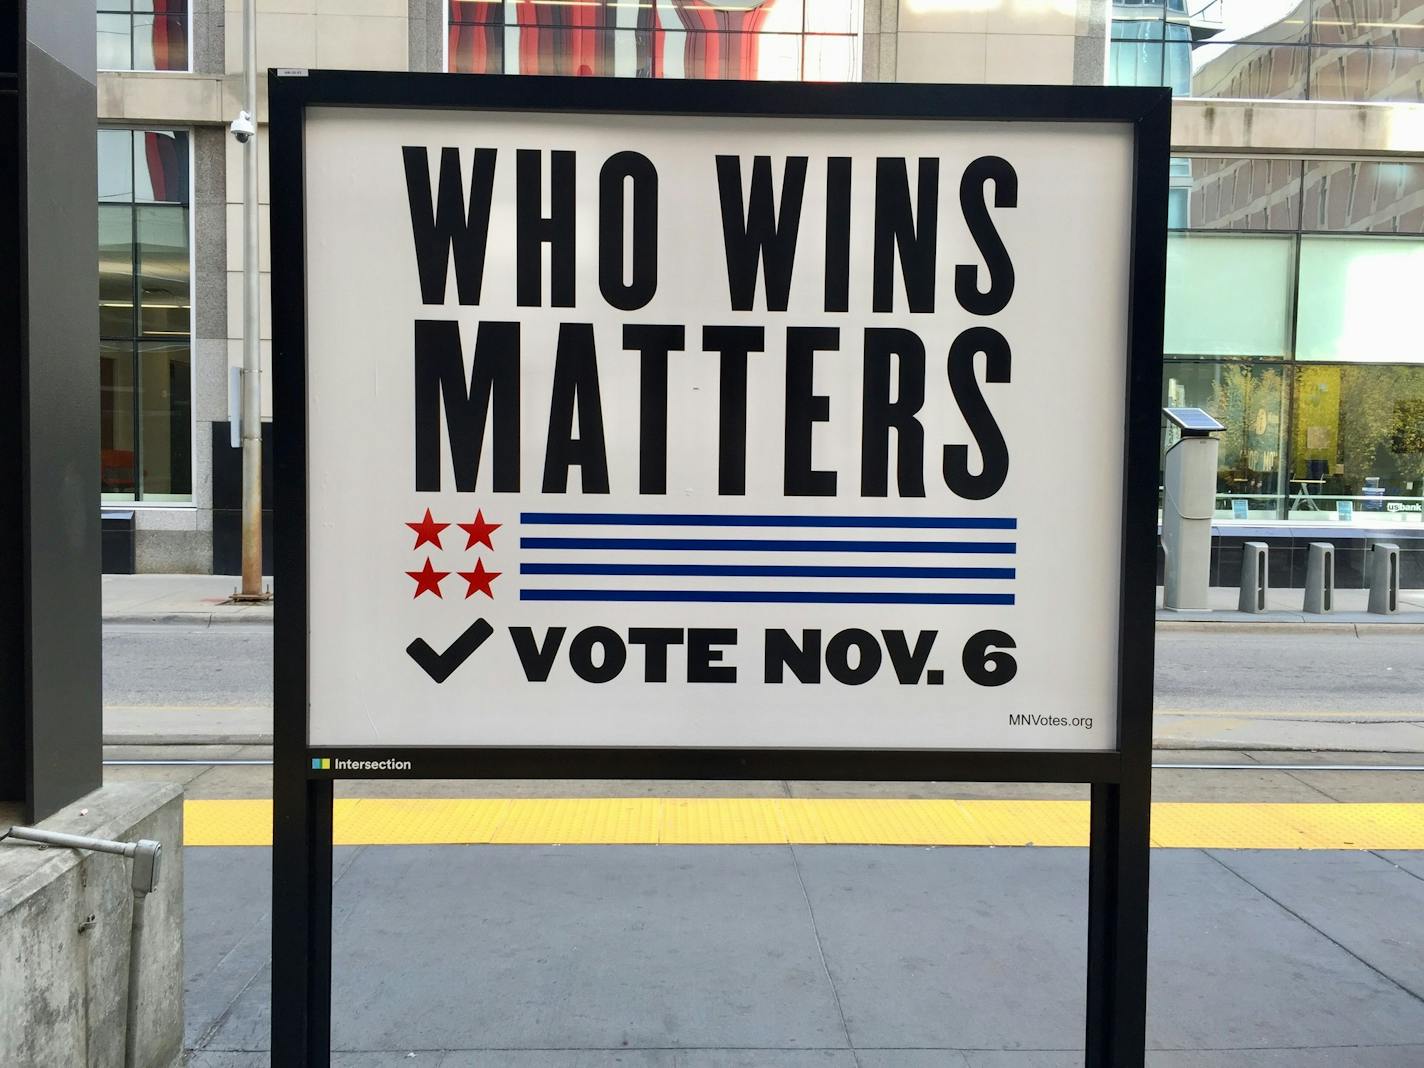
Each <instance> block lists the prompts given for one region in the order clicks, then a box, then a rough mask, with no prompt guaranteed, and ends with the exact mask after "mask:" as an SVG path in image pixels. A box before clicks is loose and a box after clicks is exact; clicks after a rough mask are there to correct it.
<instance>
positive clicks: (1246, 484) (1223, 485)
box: [1162, 361, 1287, 519]
mask: <svg viewBox="0 0 1424 1068" xmlns="http://www.w3.org/2000/svg"><path fill="white" fill-rule="evenodd" d="M1286 374H1287V368H1286V365H1284V364H1279V363H1275V364H1271V363H1257V362H1243V361H1235V362H1230V363H1214V362H1205V361H1189V362H1176V361H1168V363H1167V365H1166V366H1165V368H1164V369H1163V374H1162V404H1163V407H1189V408H1203V409H1205V410H1206V411H1208V412H1210V413H1211V414H1212V415H1213V416H1215V417H1216V419H1217V421H1218V422H1220V423H1221V424H1222V425H1223V426H1224V427H1225V428H1226V429H1225V430H1223V431H1222V433H1221V434H1220V435H1218V437H1219V439H1220V442H1221V444H1220V446H1219V448H1218V452H1217V473H1216V492H1217V500H1216V514H1217V515H1218V516H1219V517H1220V518H1223V519H1275V518H1277V517H1278V516H1279V514H1280V507H1281V503H1282V494H1283V493H1284V487H1283V484H1282V482H1281V467H1282V464H1283V462H1284V461H1283V458H1282V447H1283V444H1284V429H1285V407H1284V402H1285V395H1286V390H1285V388H1284V387H1285V376H1286ZM1179 436H1180V435H1179V434H1177V433H1175V432H1164V437H1163V447H1164V451H1165V449H1166V448H1167V447H1170V446H1171V445H1172V444H1175V442H1176V439H1177V438H1178V437H1179Z"/></svg>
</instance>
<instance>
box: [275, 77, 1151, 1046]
mask: <svg viewBox="0 0 1424 1068" xmlns="http://www.w3.org/2000/svg"><path fill="white" fill-rule="evenodd" d="M268 87H269V100H270V120H271V125H270V137H269V146H270V162H269V166H270V175H271V183H270V184H271V190H272V193H271V205H272V207H271V211H272V214H271V219H272V222H271V227H272V232H271V249H272V307H273V350H274V356H273V398H274V410H275V414H276V417H277V418H276V425H275V427H274V431H275V433H274V440H275V466H274V471H275V489H276V503H275V511H276V515H277V517H278V518H277V522H276V524H275V535H276V542H275V546H274V562H275V572H276V575H277V576H278V577H280V579H281V584H282V596H281V597H280V598H279V599H278V601H277V602H276V609H275V624H274V697H275V702H274V703H275V708H274V742H275V745H274V765H275V766H274V781H273V848H272V885H273V913H272V1058H273V1063H274V1064H281V1065H294V1066H295V1065H329V1063H330V1057H331V918H332V916H331V913H332V797H333V790H332V786H333V780H334V779H336V778H466V779H483V778H552V779H559V778H583V779H639V778H658V779H798V780H815V779H822V780H844V781H855V780H860V781H938V782H955V781H957V782H1059V783H1087V784H1089V785H1090V787H1091V799H1092V800H1091V821H1090V825H1091V837H1090V844H1089V879H1088V946H1087V949H1088V966H1087V1014H1086V1016H1087V1019H1086V1042H1085V1050H1086V1059H1087V1064H1088V1065H1089V1066H1091V1068H1099V1066H1109V1065H1112V1066H1126V1065H1141V1064H1142V1063H1143V1060H1144V1056H1145V1052H1144V1051H1145V1044H1146V1036H1145V1028H1146V1005H1147V993H1146V987H1147V930H1148V921H1147V893H1148V847H1149V819H1150V801H1151V749H1152V682H1153V642H1154V621H1155V587H1156V552H1157V549H1156V545H1157V487H1158V463H1157V459H1158V458H1157V453H1158V445H1159V433H1160V422H1161V411H1160V398H1161V377H1162V325H1163V305H1164V293H1165V279H1166V240H1167V187H1168V157H1169V145H1170V132H1171V94H1170V91H1169V90H1167V89H1165V88H1116V87H1114V88H1108V87H1097V86H1003V85H900V84H837V85H824V84H823V85H814V84H806V83H800V82H701V81H671V80H670V81H664V82H659V83H658V84H657V85H656V86H652V85H649V84H648V83H647V82H646V81H640V80H634V79H612V78H607V79H605V78H551V77H531V76H520V75H512V76H505V75H481V76H478V77H474V76H452V75H447V74H405V73H371V72H355V71H307V70H272V71H270V72H269V78H268ZM309 107H324V108H325V107H369V108H386V109H390V108H422V109H456V110H465V111H472V112H473V111H483V110H492V111H506V112H508V111H514V112H518V111H530V112H565V113H570V112H572V113H577V112H585V113H610V112H617V113H627V114H643V115H679V114H687V115H720V116H748V117H753V116H780V117H804V118H806V119H808V120H814V119H817V118H838V117H839V118H856V119H876V118H883V119H935V120H945V121H976V122H1004V123H1012V122H1040V123H1043V122H1052V123H1120V124H1125V125H1130V126H1131V127H1132V130H1133V139H1134V150H1133V151H1134V155H1133V161H1134V175H1133V199H1132V203H1131V205H1125V208H1129V209H1130V211H1131V220H1132V236H1131V256H1130V265H1131V266H1130V292H1129V294H1128V315H1129V322H1128V352H1127V381H1126V382H1125V383H1124V386H1125V391H1126V419H1127V422H1126V426H1125V439H1124V456H1123V509H1122V539H1121V546H1122V552H1121V560H1122V568H1121V585H1120V591H1121V592H1120V604H1119V624H1118V626H1119V634H1118V697H1117V722H1118V745H1117V749H1116V750H1113V751H1105V752H1052V751H1003V750H926V749H917V750H889V749H880V750H869V751H867V750H847V749H707V748H695V749H694V748H686V749H665V748H660V749H651V748H588V747H585V748H535V747H517V748H516V747H489V748H470V747H454V748H444V747H404V748H395V749H385V748H383V749H381V750H380V753H379V758H380V759H381V760H382V761H384V760H393V761H409V762H410V768H411V770H409V771H391V770H384V771H383V770H362V771H359V772H350V773H343V772H339V771H331V770H317V769H314V768H313V767H312V758H313V755H314V752H319V754H320V755H321V756H325V757H330V758H344V759H353V760H370V759H371V758H372V755H373V754H372V753H371V751H370V750H368V749H360V748H340V747H322V748H321V749H320V750H319V751H314V750H312V749H311V748H309V746H308V743H307V696H308V674H307V667H308V665H307V633H308V619H307V597H308V589H307V572H306V560H307V493H306V490H307V483H306V459H307V440H306V432H307V427H306V417H307V406H306V298H305V215H304V200H305V195H304V174H305V171H304V156H303V134H304V123H305V113H306V109H307V108H309Z"/></svg>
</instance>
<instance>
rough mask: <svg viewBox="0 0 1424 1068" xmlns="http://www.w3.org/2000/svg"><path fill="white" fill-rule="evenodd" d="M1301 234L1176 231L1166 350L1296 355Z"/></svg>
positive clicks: (1171, 242)
mask: <svg viewBox="0 0 1424 1068" xmlns="http://www.w3.org/2000/svg"><path fill="white" fill-rule="evenodd" d="M1295 240H1296V239H1295V238H1294V237H1285V236H1280V237H1277V236H1267V235H1258V234H1241V235H1237V234H1201V233H1192V234H1172V235H1170V237H1169V238H1168V241H1167V309H1166V329H1165V334H1164V348H1165V351H1166V352H1167V354H1168V355H1172V356H1288V355H1289V354H1290V310H1291V304H1290V296H1291V273H1292V267H1293V262H1294V253H1295Z"/></svg>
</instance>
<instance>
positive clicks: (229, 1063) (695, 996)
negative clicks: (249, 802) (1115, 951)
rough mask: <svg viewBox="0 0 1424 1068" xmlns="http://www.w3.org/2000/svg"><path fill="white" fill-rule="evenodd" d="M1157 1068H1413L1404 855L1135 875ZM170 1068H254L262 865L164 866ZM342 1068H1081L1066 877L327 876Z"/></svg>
mask: <svg viewBox="0 0 1424 1068" xmlns="http://www.w3.org/2000/svg"><path fill="white" fill-rule="evenodd" d="M1152 860H1153V879H1152V883H1153V894H1152V897H1153V901H1152V934H1151V954H1152V955H1151V971H1150V981H1149V988H1148V998H1149V1015H1148V1043H1149V1047H1150V1048H1151V1050H1152V1051H1153V1052H1151V1053H1150V1054H1149V1056H1148V1064H1149V1065H1151V1066H1153V1068H1345V1066H1349V1068H1417V1066H1418V1065H1420V1064H1424V942H1421V939H1420V935H1419V930H1418V925H1417V924H1414V923H1412V922H1411V919H1410V918H1411V917H1417V916H1418V915H1420V913H1421V911H1422V910H1424V859H1421V855H1420V854H1418V853H1383V854H1375V853H1370V852H1365V851H1349V852H1324V851H1295V850H1271V851H1258V850H1251V851H1247V850H1197V849H1176V850H1154V852H1153V858H1152ZM184 868H185V881H186V900H185V925H186V936H187V946H186V952H185V970H186V1001H185V1010H186V1030H187V1038H186V1043H185V1044H186V1045H187V1047H188V1049H189V1050H190V1051H191V1060H190V1061H189V1062H188V1063H189V1064H190V1065H191V1066H192V1068H258V1066H259V1065H260V1066H266V1065H267V1064H268V1063H269V1059H270V1058H269V1054H268V1052H267V1049H268V1031H269V1022H270V1015H269V1009H268V1001H269V997H270V987H269V977H270V972H269V961H270V942H269V939H270V934H269V932H270V913H269V906H268V901H269V892H270V886H271V883H270V852H269V851H268V850H266V849H261V848H245V849H244V848H193V849H189V850H185V859H184ZM336 872H337V874H336V886H335V910H334V932H335V933H334V938H335V967H334V973H335V975H334V983H333V1003H332V1017H333V1025H332V1032H333V1039H334V1043H335V1047H336V1049H337V1050H338V1051H340V1052H339V1053H338V1055H337V1056H336V1057H335V1059H334V1061H333V1063H334V1064H336V1065H338V1066H342V1068H358V1066H359V1068H375V1066H379V1065H407V1064H411V1065H428V1066H432V1068H433V1066H438V1068H613V1066H620V1068H674V1066H677V1068H734V1066H739V1068H810V1066H813V1065H814V1066H817V1068H922V1066H923V1068H928V1066H929V1065H936V1066H939V1065H948V1066H958V1068H971V1066H972V1068H1068V1066H1076V1065H1081V1064H1082V1052H1081V1050H1082V1040H1083V1039H1082V1034H1083V1011H1084V958H1085V953H1086V948H1085V947H1086V938H1087V932H1086V923H1085V903H1086V900H1087V854H1086V851H1085V850H1082V849H1072V848H1043V847H1024V848H1007V849H1002V848H1001V849H984V848H979V849H975V848H914V847H887V846H721V847H716V846H565V847H559V846H473V847H459V846H369V847H364V848H340V849H338V850H337V851H336Z"/></svg>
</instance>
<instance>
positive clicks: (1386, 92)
mask: <svg viewBox="0 0 1424 1068" xmlns="http://www.w3.org/2000/svg"><path fill="white" fill-rule="evenodd" d="M1112 12H1113V16H1112V45H1111V60H1110V63H1109V74H1108V81H1109V83H1110V84H1117V85H1167V86H1170V87H1171V88H1172V90H1173V92H1175V93H1177V94H1178V95H1187V94H1190V95H1192V96H1196V97H1220V98H1231V99H1251V100H1262V99H1278V100H1279V99H1303V98H1307V97H1308V98H1311V99H1316V100H1341V101H1390V102H1414V101H1420V100H1424V95H1421V94H1424V5H1419V4H1415V3H1413V2H1412V0H1407V2H1406V0H1186V2H1184V3H1178V4H1175V5H1172V4H1167V5H1163V4H1162V3H1152V2H1148V3H1128V2H1126V0H1115V2H1114V3H1113V5H1112Z"/></svg>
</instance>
